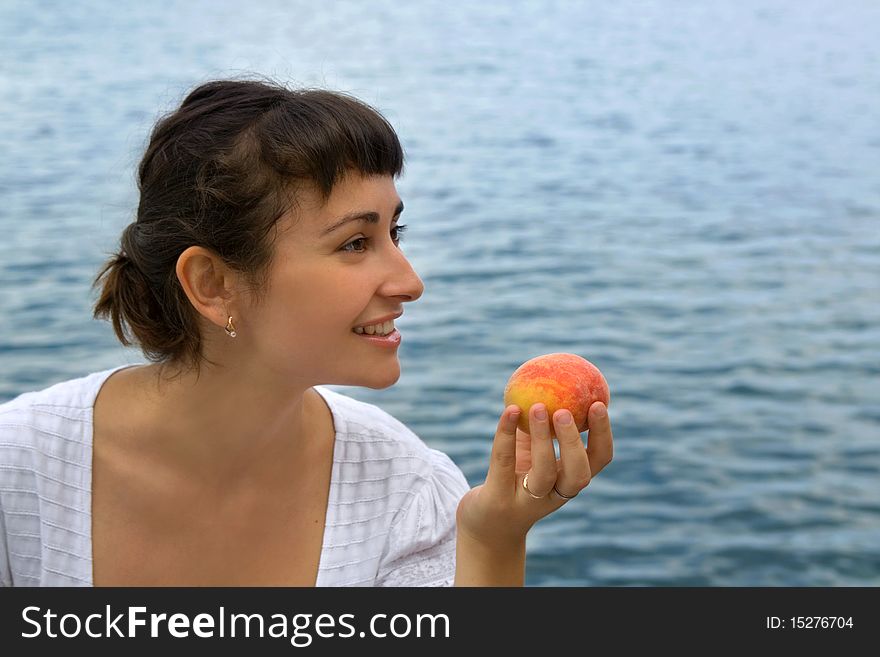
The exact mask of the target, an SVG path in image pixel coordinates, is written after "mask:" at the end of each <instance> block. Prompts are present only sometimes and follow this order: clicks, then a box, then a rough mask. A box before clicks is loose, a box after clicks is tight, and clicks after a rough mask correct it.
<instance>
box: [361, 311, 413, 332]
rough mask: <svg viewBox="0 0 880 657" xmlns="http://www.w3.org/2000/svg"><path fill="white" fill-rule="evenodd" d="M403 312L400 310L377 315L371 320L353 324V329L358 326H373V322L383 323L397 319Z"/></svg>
mask: <svg viewBox="0 0 880 657" xmlns="http://www.w3.org/2000/svg"><path fill="white" fill-rule="evenodd" d="M402 314H403V311H402V310H401V311H399V312H396V313H391V314H390V315H385V316H384V317H377V318H376V319H371V320H370V321H369V322H364V323H363V324H357V325H356V326H352V328H353V329H356V328H365V327H367V326H373V324H382V323H383V322H387V321H388V320H389V319H397V318H398V317H400V316H401V315H402Z"/></svg>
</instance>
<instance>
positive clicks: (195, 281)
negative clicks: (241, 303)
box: [175, 246, 236, 327]
mask: <svg viewBox="0 0 880 657" xmlns="http://www.w3.org/2000/svg"><path fill="white" fill-rule="evenodd" d="M175 272H176V274H177V280H178V281H180V285H181V287H183V291H184V293H185V294H186V296H187V298H188V299H189V301H190V303H191V304H192V305H193V307H194V308H195V309H196V310H197V311H198V312H199V314H200V315H202V316H203V317H205V318H206V319H207V320H208V321H209V322H211V323H212V324H216V325H217V326H220V327H224V326H226V321H227V319H228V318H229V316H228V315H227V314H226V312H227V310H228V308H229V304H230V302H231V301H232V300H233V298H234V294H233V290H234V289H235V282H236V280H235V275H234V272H233V271H232V270H230V269H229V267H228V266H227V265H226V264H225V263H224V262H223V259H222V258H221V257H220V256H218V255H217V254H216V253H214V252H213V251H211V250H210V249H206V248H204V247H201V246H191V247H189V248H187V249H186V250H185V251H184V252H183V253H181V254H180V256H179V257H178V258H177V266H176V267H175Z"/></svg>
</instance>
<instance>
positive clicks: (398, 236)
mask: <svg viewBox="0 0 880 657" xmlns="http://www.w3.org/2000/svg"><path fill="white" fill-rule="evenodd" d="M405 232H406V224H403V225H400V226H394V227H393V228H392V229H391V233H392V235H393V237H392V241H393V242H394V243H395V244H400V242H401V240H402V239H403V234H404V233H405ZM370 239H371V238H369V237H358V238H357V239H354V240H352V241H351V242H349V243H348V244H346V245H345V246H343V247H342V248H341V249H340V251H345V252H347V253H363V252H364V251H365V250H366V245H367V243H368V242H369V241H370ZM361 242H363V245H362V246H361V248H356V247H355V245H358V244H361Z"/></svg>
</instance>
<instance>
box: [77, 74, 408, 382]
mask: <svg viewBox="0 0 880 657" xmlns="http://www.w3.org/2000/svg"><path fill="white" fill-rule="evenodd" d="M403 160H404V155H403V150H402V148H401V146H400V142H399V140H398V138H397V135H396V134H395V132H394V129H393V128H392V127H391V125H390V124H389V123H388V122H387V121H386V120H385V119H384V118H383V117H382V115H381V114H379V113H378V112H377V111H376V110H374V109H373V108H371V107H369V106H368V105H366V104H364V103H363V102H361V101H359V100H357V99H356V98H353V97H351V96H349V95H347V94H344V93H340V92H334V91H327V90H323V89H296V90H293V89H289V88H286V87H284V86H282V85H279V84H277V83H274V82H269V81H264V80H260V81H254V80H236V81H232V80H224V81H214V82H208V83H205V84H202V85H200V86H199V87H197V88H195V89H194V90H192V91H191V92H190V93H189V95H188V96H187V97H186V98H185V100H184V101H183V103H182V104H181V105H180V107H179V108H178V109H177V110H175V111H174V112H172V113H171V114H169V115H167V116H165V117H164V118H162V119H161V120H159V122H158V123H157V124H156V126H155V128H154V129H153V132H152V134H151V136H150V140H149V144H148V146H147V149H146V152H145V153H144V156H143V159H142V160H141V163H140V166H139V168H138V189H139V190H140V202H139V204H138V209H137V218H136V221H135V222H134V223H132V224H129V225H128V226H127V227H126V228H125V230H124V231H123V233H122V237H121V240H120V248H119V251H118V253H116V254H113V255H112V257H111V258H110V259H109V260H108V261H107V262H106V263H105V265H104V266H103V268H102V269H101V271H100V273H99V274H98V275H97V277H96V278H95V281H94V284H93V287H97V286H98V285H101V286H102V288H101V292H100V297H99V299H98V300H97V302H96V304H95V309H94V316H95V317H96V318H103V319H107V318H109V319H111V320H112V322H113V329H114V331H115V333H116V335H117V337H118V338H119V340H120V342H122V344H123V345H126V346H128V345H131V344H135V343H136V344H138V345H139V346H140V348H141V349H142V351H143V352H144V354H145V355H146V356H147V358H148V359H149V360H151V361H153V362H159V363H174V364H179V365H183V366H184V367H193V368H195V369H196V370H198V369H199V365H200V362H201V361H202V360H207V359H206V358H205V355H204V353H203V349H202V336H201V334H200V331H199V324H198V312H197V311H196V310H195V308H194V307H193V306H192V304H191V303H190V301H189V299H188V298H187V296H186V294H185V293H184V291H183V288H182V287H181V285H180V282H179V281H178V279H177V275H176V273H175V268H176V265H177V259H178V257H179V256H180V254H181V253H182V252H183V251H184V250H186V249H187V248H188V247H190V246H202V247H205V248H207V249H210V250H212V251H213V252H215V253H216V254H217V255H218V256H220V257H221V258H222V259H223V260H224V262H226V263H227V264H228V265H229V266H230V267H231V268H233V269H234V270H236V271H238V272H240V273H241V274H242V275H243V276H244V278H245V280H246V281H247V285H248V286H249V288H251V289H252V291H253V292H254V296H255V298H256V300H257V302H259V301H260V300H262V299H263V298H264V295H265V292H266V282H267V278H268V273H269V268H270V265H271V263H272V256H273V240H274V236H273V237H270V233H272V232H273V229H274V228H275V225H276V222H277V221H278V219H279V218H280V217H281V216H282V215H283V214H284V213H285V212H287V211H288V210H291V209H294V208H295V207H296V205H297V202H296V192H297V189H299V188H300V187H301V186H302V185H303V184H305V185H309V186H310V187H311V188H312V189H316V190H317V191H318V192H319V194H320V195H321V198H322V199H323V201H325V202H326V201H327V199H328V198H329V197H330V194H331V192H332V190H333V186H334V185H335V184H336V183H337V182H339V180H341V179H342V177H344V175H345V174H346V173H347V172H350V171H357V172H359V173H361V174H363V175H391V176H395V177H396V176H399V175H400V173H401V172H402V171H403ZM126 329H127V330H126ZM128 332H130V334H131V337H129V335H128V334H127V333H128Z"/></svg>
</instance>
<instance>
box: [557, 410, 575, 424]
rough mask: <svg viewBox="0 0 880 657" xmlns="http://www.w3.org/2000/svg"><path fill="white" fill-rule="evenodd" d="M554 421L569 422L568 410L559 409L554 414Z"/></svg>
mask: <svg viewBox="0 0 880 657" xmlns="http://www.w3.org/2000/svg"><path fill="white" fill-rule="evenodd" d="M556 421H557V422H559V424H571V413H569V412H568V411H559V412H558V413H557V414H556Z"/></svg>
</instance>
